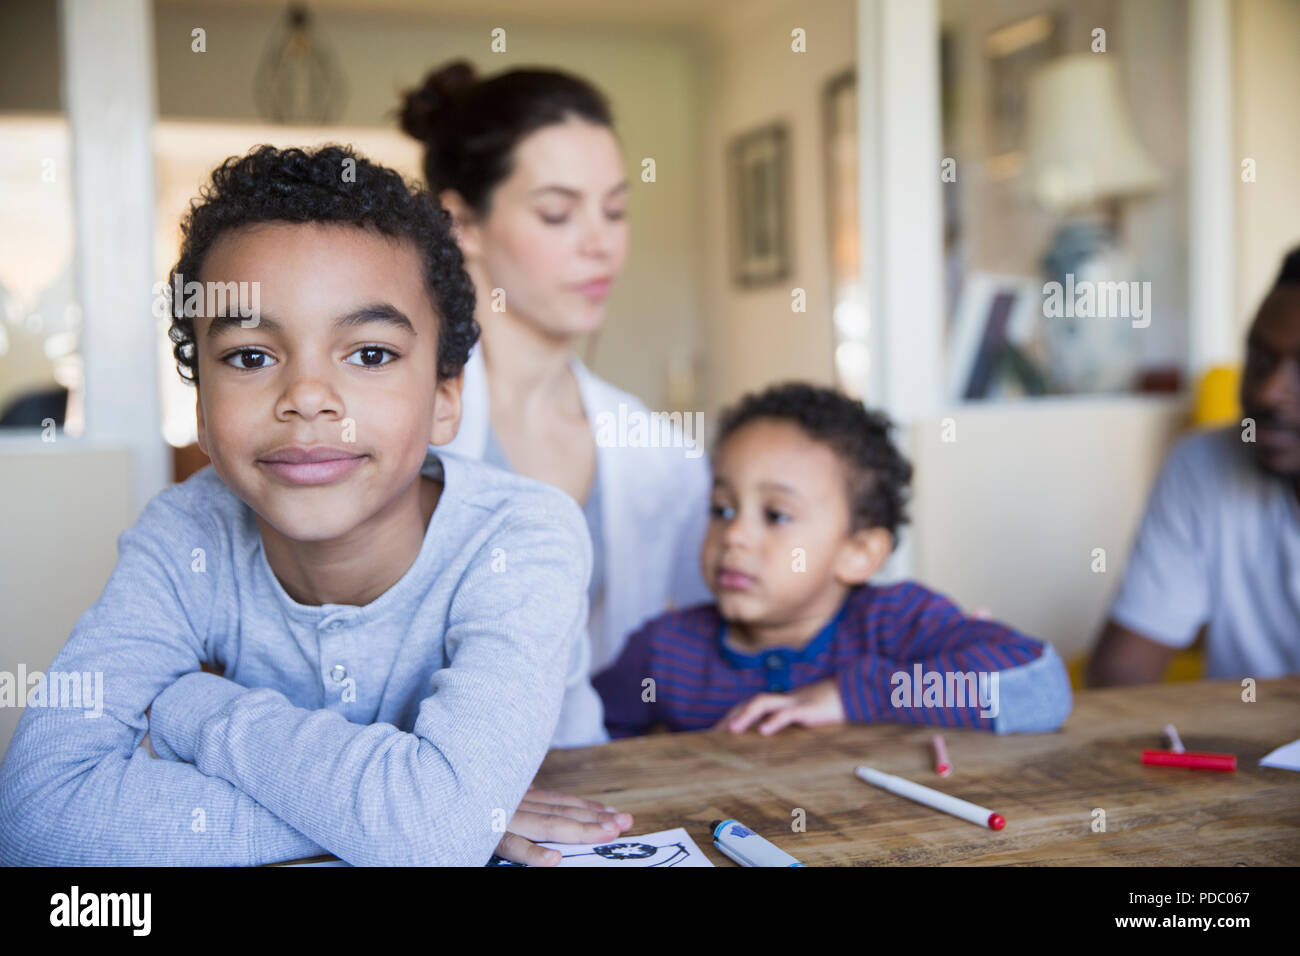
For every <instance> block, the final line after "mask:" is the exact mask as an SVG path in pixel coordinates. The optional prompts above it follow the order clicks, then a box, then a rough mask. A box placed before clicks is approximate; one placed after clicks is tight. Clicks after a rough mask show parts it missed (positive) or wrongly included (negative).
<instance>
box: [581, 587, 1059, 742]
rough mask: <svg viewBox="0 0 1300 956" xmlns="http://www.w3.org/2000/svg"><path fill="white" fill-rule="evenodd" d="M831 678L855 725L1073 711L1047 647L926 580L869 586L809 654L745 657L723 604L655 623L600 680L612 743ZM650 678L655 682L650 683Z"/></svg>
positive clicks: (1049, 717)
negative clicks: (977, 613)
mask: <svg viewBox="0 0 1300 956" xmlns="http://www.w3.org/2000/svg"><path fill="white" fill-rule="evenodd" d="M828 678H834V679H835V680H836V681H837V683H838V686H839V691H840V697H841V699H842V700H843V702H844V712H845V715H846V717H847V719H848V720H850V721H853V722H857V723H871V722H875V721H890V722H893V723H903V724H934V725H938V726H943V727H966V728H972V729H979V730H989V731H992V732H994V733H1010V732H1016V731H1031V732H1036V731H1047V730H1055V729H1056V728H1057V727H1059V726H1061V724H1062V723H1064V721H1065V718H1066V717H1067V716H1068V715H1069V713H1070V706H1071V703H1072V698H1071V693H1070V681H1069V677H1068V675H1067V674H1066V670H1065V665H1064V664H1063V663H1062V661H1061V658H1060V656H1059V655H1058V654H1057V653H1056V651H1055V650H1054V649H1053V648H1052V646H1051V645H1050V644H1045V643H1043V642H1042V641H1037V640H1034V639H1033V638H1030V637H1026V636H1025V635H1023V634H1020V633H1018V632H1016V631H1014V630H1012V629H1011V628H1008V627H1006V626H1005V625H1003V624H999V623H997V622H996V621H990V620H981V619H976V618H970V617H966V616H965V615H963V614H962V613H961V611H960V610H959V609H958V608H957V606H956V605H954V604H953V603H952V602H951V601H949V600H948V599H947V598H945V597H944V596H943V595H941V594H936V593H935V592H933V591H930V590H928V589H926V588H924V587H922V586H921V585H919V584H916V583H913V582H902V583H899V584H893V585H888V586H885V587H875V586H872V585H864V586H862V587H858V588H854V589H853V590H852V591H850V592H849V595H848V597H847V598H846V599H845V601H844V604H843V605H842V606H841V607H840V610H839V612H838V613H837V614H836V615H835V617H834V618H832V620H831V621H830V622H829V623H827V624H826V626H825V627H823V628H822V630H821V631H820V632H819V633H818V634H817V635H816V636H815V637H813V639H812V640H811V641H810V642H809V643H808V644H807V645H806V646H805V647H803V648H802V649H800V650H795V649H793V648H788V647H777V648H769V649H766V650H763V651H759V652H757V653H747V652H745V651H743V650H740V649H739V648H737V647H735V646H734V645H733V644H731V643H730V642H729V641H728V640H727V625H726V622H725V621H724V620H722V618H721V617H719V615H718V609H717V605H714V604H704V605H700V606H697V607H693V608H688V609H685V610H681V611H674V612H672V613H669V614H665V615H663V616H661V617H658V618H655V619H654V620H651V621H649V622H647V623H646V624H645V626H643V627H642V628H641V629H640V630H639V631H637V632H636V633H635V634H633V635H632V636H631V637H630V638H629V639H628V642H627V645H626V647H625V648H624V650H623V653H622V655H621V656H620V657H619V658H618V660H617V661H616V662H615V663H614V664H613V665H612V666H611V667H609V668H608V669H607V670H605V671H604V672H603V673H601V674H598V675H597V676H596V677H595V678H594V679H593V680H592V683H593V685H594V686H595V688H596V691H597V692H598V693H599V694H600V696H601V698H602V700H603V702H604V705H605V726H606V728H607V729H608V730H609V733H610V736H611V737H627V736H632V735H635V734H642V733H647V732H648V731H650V730H651V728H653V727H655V726H656V725H664V726H666V727H667V728H668V729H669V730H673V731H678V730H702V729H705V728H708V727H712V726H714V725H715V724H716V723H717V722H718V721H719V720H721V719H722V717H723V716H724V715H725V714H726V713H727V711H728V710H729V709H731V708H732V707H733V706H735V705H736V704H739V703H742V702H744V701H746V700H748V699H749V698H751V697H753V696H755V695H756V694H761V693H764V692H775V693H781V692H785V691H790V690H793V689H795V688H799V687H803V686H805V685H807V684H812V683H815V682H817V681H821V680H826V679H828ZM647 679H649V680H652V681H653V683H647Z"/></svg>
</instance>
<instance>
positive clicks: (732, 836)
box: [709, 820, 804, 866]
mask: <svg viewBox="0 0 1300 956" xmlns="http://www.w3.org/2000/svg"><path fill="white" fill-rule="evenodd" d="M709 829H710V830H712V831H713V845H714V846H716V847H717V848H718V852H720V853H721V854H722V855H723V856H725V857H727V858H728V859H731V860H735V861H736V862H737V863H739V864H740V865H741V866H803V865H804V864H802V863H800V862H799V861H798V860H796V859H795V858H794V857H792V856H791V855H790V854H789V853H786V852H785V850H783V849H781V848H780V847H779V846H776V845H775V844H772V843H769V842H767V841H766V840H764V839H763V838H762V837H761V836H759V835H758V834H757V833H755V832H754V831H753V830H751V829H750V828H749V827H747V826H745V825H744V824H743V823H741V822H740V821H739V820H714V821H713V822H712V823H711V824H709Z"/></svg>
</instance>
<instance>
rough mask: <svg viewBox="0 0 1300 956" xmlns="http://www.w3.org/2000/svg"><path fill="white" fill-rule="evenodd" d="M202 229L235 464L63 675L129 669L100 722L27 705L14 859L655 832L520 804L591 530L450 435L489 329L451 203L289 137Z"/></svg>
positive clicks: (124, 549)
mask: <svg viewBox="0 0 1300 956" xmlns="http://www.w3.org/2000/svg"><path fill="white" fill-rule="evenodd" d="M183 234H184V240H183V246H182V250H181V257H180V260H179V262H178V263H177V265H176V268H175V269H174V270H173V276H172V280H173V281H172V283H171V284H172V285H173V286H174V288H175V289H176V290H177V292H178V293H180V294H179V295H178V296H177V297H176V298H174V299H173V301H172V303H171V315H172V328H171V331H170V335H171V338H172V340H173V342H174V343H175V349H174V351H175V355H176V359H177V363H178V369H179V371H180V372H181V374H182V377H183V378H187V379H190V380H192V381H193V382H194V384H195V385H196V386H197V388H198V406H197V415H198V434H199V445H200V447H201V448H202V449H203V451H204V452H205V453H206V454H207V455H208V456H209V458H210V459H211V461H212V467H211V468H205V469H204V470H202V471H201V472H199V473H198V474H196V475H195V476H193V477H192V478H191V479H190V480H189V481H187V482H185V483H184V484H182V485H178V486H176V487H173V488H169V489H167V490H166V491H163V492H162V493H160V494H159V495H157V496H156V497H155V498H154V499H153V500H152V501H150V502H149V504H148V505H147V506H146V508H145V510H144V512H143V514H142V515H141V516H140V519H139V521H138V522H137V523H136V524H135V525H134V526H133V527H132V528H130V529H129V530H127V531H126V532H124V533H123V534H122V536H121V538H120V539H119V558H118V563H117V565H116V567H115V568H114V571H113V574H112V576H111V578H110V580H109V582H108V585H107V587H106V588H105V590H104V593H103V595H102V596H101V597H100V598H99V600H98V601H97V602H96V603H95V604H94V605H93V606H92V607H91V608H90V609H89V610H88V611H87V612H86V613H85V614H84V615H83V616H82V617H81V619H80V620H79V621H78V622H77V625H76V628H75V629H74V631H73V633H72V635H71V637H70V638H69V640H68V642H67V644H66V645H65V647H64V648H63V650H62V651H61V652H60V653H59V655H58V657H57V658H56V659H55V661H54V663H53V665H52V666H51V672H52V673H61V672H76V673H86V674H96V675H99V674H102V677H103V694H102V701H103V713H102V716H99V715H90V714H83V713H81V712H78V711H77V710H76V709H73V708H70V707H66V706H63V707H50V708H42V707H35V706H29V707H28V708H27V710H26V712H25V713H24V714H23V717H22V720H21V721H20V723H19V726H18V729H17V732H16V734H15V736H14V739H13V742H12V743H11V745H10V747H9V751H8V754H7V755H6V757H5V761H4V764H3V766H0V821H2V822H0V862H3V863H6V864H13V863H65V864H66V863H73V864H115V865H122V864H140V863H161V864H217V865H232V864H235V865H238V864H261V863H268V862H272V861H277V860H286V859H293V858H299V857H304V856H312V855H317V854H320V853H322V852H324V851H329V852H331V853H334V854H336V855H337V856H339V857H340V858H341V859H343V860H345V861H347V862H349V863H353V864H402V863H405V864H471V865H478V864H483V863H485V862H486V861H487V860H488V858H489V857H490V856H491V854H492V851H493V848H494V847H496V846H497V844H498V841H501V850H502V852H503V853H504V854H506V855H507V856H510V857H511V858H513V859H519V858H520V856H521V855H522V856H523V858H524V859H523V861H526V862H554V860H555V859H557V858H558V854H554V855H553V856H550V857H547V858H545V859H539V855H540V853H541V851H540V849H539V848H537V847H532V846H531V845H523V841H519V840H517V839H516V840H515V841H514V843H513V846H512V843H511V841H510V840H508V839H503V837H502V832H501V831H502V830H504V829H505V825H506V823H507V821H508V820H511V819H512V818H513V819H514V821H515V822H514V823H513V824H512V825H511V829H512V830H516V831H518V832H522V833H523V835H525V836H532V837H534V838H537V839H547V838H556V837H557V836H558V832H557V831H559V830H562V829H563V830H565V832H567V833H568V834H569V835H570V836H571V837H573V838H580V837H587V838H589V839H592V840H600V839H602V838H608V837H609V836H610V835H616V834H617V833H618V832H619V830H620V828H625V825H626V826H630V824H631V820H630V818H628V817H627V815H626V814H621V815H617V816H616V815H615V814H613V813H609V812H605V811H606V810H608V809H609V808H604V810H602V809H601V805H599V804H590V803H587V802H586V801H578V800H576V799H572V798H562V797H555V796H554V795H545V794H542V795H538V794H532V795H531V796H530V799H529V800H528V801H526V802H525V804H524V806H523V807H521V808H520V809H521V812H520V814H519V815H518V816H515V813H514V811H515V808H517V807H520V801H521V798H524V794H525V790H526V788H527V787H528V784H529V782H530V780H531V779H532V777H533V775H534V774H535V772H536V771H537V768H538V766H539V765H540V763H541V760H542V758H543V756H544V755H545V753H546V750H547V745H548V743H549V742H550V741H551V739H552V733H553V732H554V731H555V729H556V726H557V720H558V719H559V715H560V710H561V698H562V696H563V694H564V687H565V675H566V669H567V667H568V664H569V662H570V660H571V659H572V657H573V652H574V646H575V642H576V641H580V640H584V639H585V638H584V628H585V622H586V620H587V603H586V602H587V599H586V588H587V576H588V575H589V574H590V568H591V546H590V542H589V540H588V537H587V533H586V530H585V525H584V523H583V519H582V515H581V513H580V512H579V511H578V508H577V506H576V505H575V504H574V503H573V502H572V501H571V500H569V499H568V498H567V497H566V496H565V495H563V494H561V493H559V492H556V491H554V490H552V489H550V488H548V487H546V486H544V485H542V484H540V483H537V482H533V481H529V480H528V479H522V478H518V477H515V476H513V475H508V474H506V473H504V472H501V471H498V470H495V469H491V468H488V467H486V466H483V465H481V464H479V463H477V462H471V461H468V460H464V459H460V458H457V457H455V456H452V455H445V454H435V453H434V450H433V449H432V448H431V447H430V445H429V442H430V440H432V443H433V444H435V445H437V444H442V443H445V442H447V441H449V440H450V439H451V438H452V437H453V436H454V435H455V432H456V428H457V423H458V421H459V416H460V377H459V376H460V372H461V367H462V365H463V364H464V361H465V358H466V355H467V353H468V351H469V348H470V346H471V345H472V344H473V342H474V340H475V339H476V337H477V334H478V328H477V326H476V325H475V323H474V319H473V311H474V293H473V287H472V285H471V284H470V280H469V277H468V276H467V275H466V274H465V272H464V269H463V266H462V259H461V255H460V251H459V249H458V248H457V247H456V245H455V242H454V240H453V239H452V237H451V235H450V233H449V222H448V218H447V214H446V213H445V211H444V210H442V208H441V207H440V206H439V205H438V204H437V202H436V200H435V199H433V198H432V197H431V196H430V195H429V194H428V193H427V192H424V191H422V190H413V189H411V188H410V187H408V186H407V185H406V183H405V182H404V181H403V180H402V178H401V177H400V176H399V175H398V174H397V173H394V172H393V171H391V170H388V169H385V168H384V167H382V166H377V165H374V164H372V163H370V162H368V161H367V160H365V159H364V158H362V157H359V156H357V155H356V154H354V153H352V152H351V151H350V150H348V149H346V148H343V147H337V146H331V147H324V148H321V149H319V150H316V151H312V152H304V151H302V150H297V149H288V150H284V151H280V150H277V149H274V148H272V147H269V146H263V147H258V148H256V149H255V150H253V151H252V152H250V153H249V154H248V155H247V156H244V157H235V158H232V159H230V160H227V161H226V163H225V164H224V165H223V166H221V167H219V168H218V169H217V170H216V171H215V172H214V173H213V176H212V182H211V185H210V186H209V187H208V188H207V189H206V190H205V191H204V193H203V196H202V199H201V201H197V202H196V203H195V204H194V205H193V207H192V209H191V212H190V214H189V216H188V217H187V220H186V222H185V224H184V228H183ZM192 290H197V292H198V294H191V292H192ZM212 290H220V292H221V300H220V301H221V302H222V303H223V307H220V308H216V309H213V308H210V306H211V303H212V302H213V301H216V299H215V296H213V297H209V296H205V295H204V294H203V293H204V292H208V293H211V292H212ZM249 290H257V291H256V292H255V293H253V294H251V295H250V294H248V291H249ZM232 299H238V300H239V301H238V303H237V307H236V303H235V302H234V301H232ZM250 302H252V303H254V304H255V307H254V308H248V307H247V306H248V305H249V303H250ZM149 364H150V363H149V362H148V361H145V362H144V364H143V366H142V368H143V369H144V370H145V372H146V373H147V371H148V366H149ZM201 665H213V666H214V667H215V669H216V670H218V671H220V672H221V673H222V674H224V676H219V675H218V674H217V673H211V672H208V673H203V672H200V666H201ZM205 669H206V668H205ZM579 689H580V688H579ZM592 703H593V708H595V706H596V705H597V704H598V702H597V701H596V700H595V698H594V694H593V695H592ZM587 713H589V714H590V713H598V709H589V710H588V711H587ZM90 716H97V717H98V719H85V718H86V717H90ZM597 720H598V718H597ZM146 731H147V732H148V733H149V737H150V741H151V743H152V745H153V747H154V748H155V750H156V751H157V752H158V753H159V754H160V755H161V756H162V757H163V758H164V759H161V760H159V759H154V758H152V757H150V756H149V754H148V753H147V752H146V751H145V750H144V749H142V748H139V747H138V746H137V745H138V744H140V742H141V740H142V738H143V737H144V735H145V733H146ZM544 802H545V803H549V802H554V803H567V804H568V806H567V807H565V808H563V809H559V810H555V811H553V812H551V816H549V817H548V816H546V814H547V813H548V811H546V810H545V809H544V808H543V807H542V803H544ZM539 820H543V821H546V820H549V821H550V823H554V822H555V821H561V822H564V823H565V827H560V826H558V824H557V825H556V826H554V827H552V826H551V825H550V823H547V824H546V825H541V824H539V822H538V821H539ZM575 821H580V822H575ZM521 824H526V825H521ZM530 828H531V829H530ZM521 845H523V848H522V849H521ZM530 851H535V852H530ZM551 852H552V854H553V851H551Z"/></svg>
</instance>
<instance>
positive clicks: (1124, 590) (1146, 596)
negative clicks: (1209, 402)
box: [1110, 427, 1300, 678]
mask: <svg viewBox="0 0 1300 956" xmlns="http://www.w3.org/2000/svg"><path fill="white" fill-rule="evenodd" d="M1110 616H1111V619H1112V620H1114V621H1115V622H1116V623H1117V624H1120V625H1122V626H1124V627H1126V628H1128V629H1129V630H1131V631H1135V632H1137V633H1138V634H1142V635H1144V636H1146V637H1149V638H1151V639H1152V640H1155V641H1159V642H1160V643H1162V644H1167V645H1169V646H1171V647H1187V646H1189V645H1190V644H1191V643H1192V642H1193V641H1194V640H1195V639H1196V634H1197V632H1198V631H1199V630H1200V628H1201V626H1202V625H1203V624H1207V623H1208V624H1209V630H1208V631H1207V633H1206V656H1207V667H1206V670H1207V676H1208V677H1212V678H1213V677H1261V678H1263V677H1279V676H1281V675H1283V674H1294V673H1300V498H1297V494H1296V486H1295V484H1294V483H1293V482H1289V481H1285V480H1283V479H1280V478H1277V477H1274V476H1272V475H1269V474H1267V473H1266V472H1264V471H1262V470H1261V469H1260V468H1259V467H1258V466H1257V465H1256V464H1255V462H1254V457H1253V449H1252V448H1251V447H1250V446H1249V445H1247V444H1246V443H1244V442H1243V441H1242V440H1241V431H1240V429H1238V428H1236V427H1231V428H1225V429H1222V430H1215V431H1203V432H1198V433H1196V434H1194V435H1191V436H1189V437H1187V438H1184V439H1183V440H1182V441H1180V442H1179V443H1178V444H1177V445H1176V446H1174V449H1173V450H1172V451H1171V452H1170V453H1169V458H1168V460H1166V462H1165V466H1164V469H1163V470H1162V471H1161V472H1160V477H1159V478H1158V479H1157V480H1156V485H1155V488H1154V489H1153V490H1152V492H1151V497H1150V498H1149V499H1148V501H1147V509H1146V514H1145V515H1144V516H1143V518H1142V527H1141V528H1140V530H1139V531H1138V538H1137V543H1136V544H1135V545H1134V547H1133V553H1132V555H1131V556H1130V558H1129V563H1128V568H1127V570H1126V571H1125V572H1124V581H1123V583H1122V584H1121V586H1120V590H1119V595H1118V597H1116V599H1115V603H1114V605H1113V606H1112V607H1111V612H1110Z"/></svg>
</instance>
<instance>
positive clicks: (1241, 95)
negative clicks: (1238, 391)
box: [1231, 0, 1300, 342]
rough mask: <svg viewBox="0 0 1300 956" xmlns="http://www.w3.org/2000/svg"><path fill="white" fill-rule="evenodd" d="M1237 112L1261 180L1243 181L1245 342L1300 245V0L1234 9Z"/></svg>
mask: <svg viewBox="0 0 1300 956" xmlns="http://www.w3.org/2000/svg"><path fill="white" fill-rule="evenodd" d="M1233 80H1234V82H1233V86H1234V90H1233V103H1232V106H1233V112H1234V114H1235V117H1234V120H1235V125H1236V135H1235V139H1236V147H1237V148H1236V157H1237V162H1238V163H1240V161H1241V160H1242V159H1244V158H1246V157H1250V158H1251V159H1254V160H1255V165H1256V180H1255V182H1253V183H1243V182H1241V169H1240V167H1239V166H1238V168H1237V169H1234V170H1232V171H1231V174H1232V175H1233V176H1234V178H1235V179H1236V181H1237V223H1236V240H1237V283H1236V303H1237V307H1236V310H1235V319H1236V324H1237V331H1238V333H1239V335H1238V337H1239V339H1240V340H1241V341H1243V342H1244V341H1245V337H1246V331H1247V329H1248V328H1249V327H1250V323H1251V321H1252V320H1253V319H1254V317H1255V311H1256V310H1257V309H1258V308H1259V303H1260V301H1261V300H1262V299H1263V298H1264V296H1265V294H1267V292H1268V289H1269V288H1270V287H1271V286H1272V285H1273V280H1274V279H1276V278H1277V272H1278V269H1279V268H1280V266H1281V264H1282V257H1283V256H1284V255H1285V254H1286V253H1287V252H1288V251H1289V250H1290V249H1293V248H1295V247H1296V246H1297V245H1300V110H1297V109H1296V96H1297V94H1300V0H1236V3H1234V4H1233Z"/></svg>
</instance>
